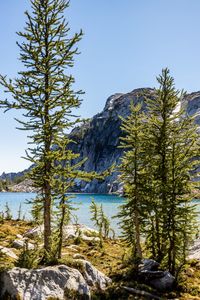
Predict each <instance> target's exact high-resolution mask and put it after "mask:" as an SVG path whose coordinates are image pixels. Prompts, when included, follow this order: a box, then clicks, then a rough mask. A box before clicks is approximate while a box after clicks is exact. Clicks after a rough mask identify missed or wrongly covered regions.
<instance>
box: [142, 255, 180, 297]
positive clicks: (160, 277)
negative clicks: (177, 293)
mask: <svg viewBox="0 0 200 300" xmlns="http://www.w3.org/2000/svg"><path fill="white" fill-rule="evenodd" d="M158 268H159V263H157V262H156V261H154V260H152V259H143V260H142V263H141V265H140V266H139V273H138V276H139V279H140V280H141V281H142V282H144V283H146V284H148V285H150V286H151V287H153V288H155V289H156V290H157V291H159V292H166V291H170V290H172V289H173V287H174V283H175V277H174V276H172V275H171V274H170V273H169V272H168V271H162V270H159V269H158Z"/></svg>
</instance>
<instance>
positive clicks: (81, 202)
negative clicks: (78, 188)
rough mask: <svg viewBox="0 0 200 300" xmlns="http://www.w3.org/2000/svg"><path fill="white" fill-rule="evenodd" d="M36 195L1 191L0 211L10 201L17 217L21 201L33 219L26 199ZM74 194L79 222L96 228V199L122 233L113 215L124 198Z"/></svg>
mask: <svg viewBox="0 0 200 300" xmlns="http://www.w3.org/2000/svg"><path fill="white" fill-rule="evenodd" d="M35 195H36V194H35V193H0V212H2V211H5V205H6V203H8V206H9V208H10V209H11V212H12V215H13V218H17V216H18V210H19V206H20V203H21V206H22V216H23V215H25V218H26V219H31V213H30V210H31V205H30V204H26V201H27V200H31V199H33V198H34V197H35ZM72 196H73V197H74V198H73V199H72V200H71V201H72V202H73V206H74V207H75V208H77V210H76V211H74V212H73V214H75V215H76V216H77V218H78V223H79V224H85V225H87V226H90V227H93V228H94V224H93V222H92V221H91V220H90V218H91V213H90V209H89V207H90V204H91V201H92V199H94V200H95V202H96V203H97V204H99V205H100V204H102V205H103V210H104V212H105V214H106V215H107V216H108V217H109V219H110V222H111V227H112V228H113V229H114V230H115V232H116V234H117V235H118V234H119V233H120V228H119V225H118V222H119V219H117V218H114V219H113V218H112V217H113V216H115V215H116V214H117V213H118V212H119V206H120V205H121V204H122V203H123V202H124V199H123V198H121V197H118V196H114V195H98V194H74V195H72ZM193 203H194V204H196V205H197V211H198V212H199V213H200V200H194V201H193ZM198 219H200V218H198ZM73 222H74V220H73V219H72V223H73Z"/></svg>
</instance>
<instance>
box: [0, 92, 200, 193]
mask: <svg viewBox="0 0 200 300" xmlns="http://www.w3.org/2000/svg"><path fill="white" fill-rule="evenodd" d="M145 96H148V97H151V98H154V97H155V92H154V89H151V88H141V89H135V90H133V91H132V92H130V93H126V94H122V93H117V94H114V95H112V96H110V97H109V98H108V99H107V101H106V104H105V107H104V109H103V111H102V112H101V113H98V114H97V115H95V116H94V117H93V118H91V119H90V120H89V121H87V122H85V123H84V124H82V125H81V126H80V127H77V128H75V129H74V130H73V131H72V132H71V134H70V135H71V137H72V139H73V140H74V141H75V143H72V144H71V145H70V148H71V149H72V150H73V151H74V152H75V153H80V158H79V159H80V160H81V159H83V158H86V157H87V161H86V162H85V163H84V164H83V166H82V169H83V170H85V171H89V172H90V171H96V172H98V173H100V172H103V171H105V170H106V169H108V168H109V167H110V166H111V165H112V164H116V165H119V163H120V158H121V156H122V154H123V149H120V148H118V146H119V137H120V136H121V134H122V132H121V129H120V125H121V120H120V116H122V117H126V116H128V115H129V106H130V103H131V101H133V102H134V103H137V102H142V101H143V100H144V97H145ZM181 106H184V107H185V108H186V112H187V113H188V114H189V115H194V114H195V115H196V122H197V124H200V92H195V93H191V94H187V95H185V96H184V98H183V100H182V103H181ZM144 109H145V107H144ZM9 174H10V173H9ZM9 174H5V173H4V174H2V176H3V178H6V176H7V177H8V176H10V175H9ZM12 174H13V173H12ZM2 176H1V177H0V178H2ZM15 176H17V174H15ZM117 179H118V172H117V171H116V172H114V173H113V174H111V175H110V176H108V177H107V178H105V180H102V181H97V180H93V181H91V182H89V183H88V182H87V183H86V182H83V181H80V180H77V181H76V186H75V187H74V189H73V192H85V193H103V194H107V193H113V192H116V191H120V190H121V189H122V187H121V186H120V184H119V183H118V180H117ZM26 186H27V184H25V183H24V184H23V186H22V188H23V191H28V188H26ZM29 186H30V184H29ZM20 189H21V187H20V186H17V187H16V189H14V191H21V190H20Z"/></svg>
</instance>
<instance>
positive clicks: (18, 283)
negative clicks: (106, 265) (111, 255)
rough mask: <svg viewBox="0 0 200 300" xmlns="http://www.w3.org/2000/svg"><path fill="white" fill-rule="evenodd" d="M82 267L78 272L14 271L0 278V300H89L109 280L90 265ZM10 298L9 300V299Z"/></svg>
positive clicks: (66, 269)
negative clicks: (93, 292)
mask: <svg viewBox="0 0 200 300" xmlns="http://www.w3.org/2000/svg"><path fill="white" fill-rule="evenodd" d="M77 262H78V263H79V264H82V267H81V269H82V274H81V271H79V270H77V269H74V268H70V267H68V266H66V265H58V266H53V267H46V268H41V269H34V270H28V269H21V268H13V269H12V270H9V271H4V272H2V273H1V274H0V286H1V289H0V299H2V298H3V299H4V297H6V296H7V297H10V298H11V299H24V300H26V299H31V300H46V299H58V300H59V299H60V300H61V299H62V300H63V299H90V295H91V290H93V289H96V288H97V287H98V288H100V289H104V288H106V286H107V285H108V284H109V283H111V280H110V279H109V278H108V277H106V276H105V275H104V274H103V273H101V272H99V271H98V270H97V269H96V268H94V267H93V266H92V265H91V264H90V263H89V262H87V261H84V260H77ZM10 298H9V299H10Z"/></svg>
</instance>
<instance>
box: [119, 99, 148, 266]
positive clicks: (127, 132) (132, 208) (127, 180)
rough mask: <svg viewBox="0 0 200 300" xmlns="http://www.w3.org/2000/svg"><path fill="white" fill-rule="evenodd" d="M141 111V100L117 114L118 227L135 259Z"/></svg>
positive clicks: (141, 213)
mask: <svg viewBox="0 0 200 300" xmlns="http://www.w3.org/2000/svg"><path fill="white" fill-rule="evenodd" d="M144 118H145V115H144V113H143V112H142V111H141V104H136V105H135V104H133V103H132V104H131V106H130V116H128V117H127V119H124V118H121V120H122V126H121V129H122V131H123V132H124V137H121V144H120V147H121V148H123V149H124V150H125V152H124V156H123V157H122V162H121V165H120V172H121V176H120V179H121V181H122V182H123V185H124V196H125V198H126V203H125V204H123V205H122V206H121V211H120V213H119V215H118V216H119V217H120V218H122V222H121V223H122V230H123V235H124V238H125V240H126V241H127V242H128V244H129V245H130V247H131V249H132V255H133V258H134V260H135V262H137V261H138V259H139V260H140V259H141V258H142V248H141V235H142V228H143V226H144V218H145V213H146V212H145V209H144V206H145V204H144V201H145V198H144V189H143V184H144V183H145V161H146V158H145V156H144V155H145V152H144V150H145V123H144Z"/></svg>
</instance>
